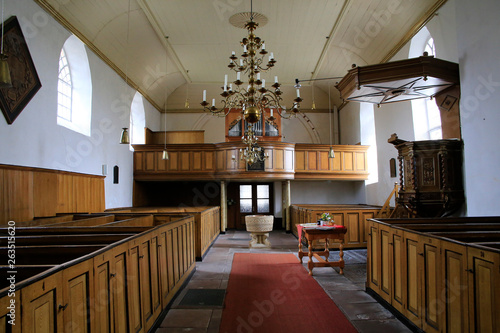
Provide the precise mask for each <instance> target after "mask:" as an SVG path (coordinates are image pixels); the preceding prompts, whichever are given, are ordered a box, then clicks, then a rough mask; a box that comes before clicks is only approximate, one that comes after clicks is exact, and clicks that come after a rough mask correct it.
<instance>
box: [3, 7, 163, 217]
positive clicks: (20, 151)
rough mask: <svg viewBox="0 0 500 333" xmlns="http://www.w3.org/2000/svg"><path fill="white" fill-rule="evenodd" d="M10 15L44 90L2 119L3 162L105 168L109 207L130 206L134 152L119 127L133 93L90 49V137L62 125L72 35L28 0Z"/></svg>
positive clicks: (91, 170)
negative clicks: (62, 76) (63, 76)
mask: <svg viewBox="0 0 500 333" xmlns="http://www.w3.org/2000/svg"><path fill="white" fill-rule="evenodd" d="M12 15H15V16H17V18H18V20H19V22H20V24H21V28H22V30H23V33H24V37H25V39H26V42H27V44H28V48H29V50H30V52H31V56H32V58H33V61H34V63H35V67H36V69H37V72H38V76H39V78H40V81H41V83H42V88H41V89H40V90H39V91H38V93H37V94H36V95H35V96H34V97H33V99H32V100H31V101H30V103H29V104H28V105H27V106H26V108H25V109H24V110H23V111H22V113H21V114H20V116H19V117H18V118H17V119H16V120H15V121H14V123H13V124H11V125H8V124H7V122H6V121H5V120H0V142H1V149H0V163H2V164H13V165H22V166H33V167H41V168H48V169H59V170H66V171H74V172H81V173H87V174H96V175H100V174H101V173H102V165H107V167H108V176H107V177H106V179H105V191H106V207H107V208H112V207H118V206H129V205H131V204H132V152H130V150H129V149H128V146H127V145H120V144H119V143H118V141H119V137H120V132H121V127H128V126H129V117H130V104H131V101H132V97H133V94H134V93H135V91H133V89H132V88H130V87H128V86H127V85H126V84H125V82H124V81H123V79H121V78H120V77H119V76H118V75H117V74H116V73H115V72H114V71H112V70H111V69H110V68H109V67H108V66H107V65H106V64H105V63H104V62H103V61H101V60H100V58H98V57H97V56H96V55H95V54H93V53H92V51H90V50H89V49H87V54H88V57H89V65H90V70H91V76H92V84H93V96H92V125H91V136H85V135H82V134H79V133H76V132H73V131H71V130H69V129H66V128H64V127H61V126H58V125H57V121H56V117H57V77H58V61H59V53H60V51H61V47H62V45H63V44H64V42H65V41H66V39H67V38H68V37H69V36H70V33H69V32H68V31H67V30H66V29H65V28H63V27H62V26H61V25H60V24H59V23H57V22H56V21H55V20H54V19H52V17H51V16H49V15H48V14H47V13H46V12H45V11H43V10H42V9H41V8H40V7H38V6H37V5H36V4H35V3H34V2H33V1H30V0H18V1H6V3H5V17H10V16H12ZM146 104H147V103H146ZM145 109H146V122H147V126H150V127H152V128H155V125H154V124H155V123H157V122H159V115H158V116H157V115H156V114H158V112H156V110H154V109H153V108H152V107H151V106H145ZM155 113H156V114H155ZM115 165H118V166H119V168H120V182H119V184H113V183H112V182H113V175H112V170H113V166H115Z"/></svg>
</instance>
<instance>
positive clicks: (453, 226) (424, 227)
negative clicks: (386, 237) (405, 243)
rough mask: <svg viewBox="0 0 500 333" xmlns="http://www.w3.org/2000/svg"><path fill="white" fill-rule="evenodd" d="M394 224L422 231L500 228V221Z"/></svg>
mask: <svg viewBox="0 0 500 333" xmlns="http://www.w3.org/2000/svg"><path fill="white" fill-rule="evenodd" d="M393 226H395V227H399V228H405V229H410V230H415V231H420V232H440V231H442V232H448V231H474V230H493V231H494V230H500V223H426V224H393Z"/></svg>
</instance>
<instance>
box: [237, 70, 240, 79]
mask: <svg viewBox="0 0 500 333" xmlns="http://www.w3.org/2000/svg"><path fill="white" fill-rule="evenodd" d="M236 80H237V81H239V80H240V72H236Z"/></svg>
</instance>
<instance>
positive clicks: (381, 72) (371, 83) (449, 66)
mask: <svg viewBox="0 0 500 333" xmlns="http://www.w3.org/2000/svg"><path fill="white" fill-rule="evenodd" d="M458 84H460V77H459V72H458V64H456V63H454V62H449V61H445V60H441V59H436V58H434V57H433V56H425V55H424V56H422V57H418V58H412V59H407V60H400V61H392V62H387V63H384V64H378V65H370V66H362V67H354V68H352V69H350V70H349V71H348V72H347V75H346V76H344V78H343V79H342V80H341V81H340V82H339V83H338V85H337V86H336V87H337V89H338V90H339V91H340V96H341V98H342V99H343V100H344V101H354V102H367V103H373V104H378V105H380V104H386V103H393V102H401V101H408V100H412V99H418V98H428V97H434V96H435V95H437V94H439V93H440V92H441V91H443V90H445V89H447V88H450V87H452V86H454V85H458Z"/></svg>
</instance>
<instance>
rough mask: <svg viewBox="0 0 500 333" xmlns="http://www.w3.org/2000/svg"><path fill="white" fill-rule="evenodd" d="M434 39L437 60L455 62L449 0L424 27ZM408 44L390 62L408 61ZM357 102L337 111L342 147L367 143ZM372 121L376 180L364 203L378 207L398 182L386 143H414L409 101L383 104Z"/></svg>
mask: <svg viewBox="0 0 500 333" xmlns="http://www.w3.org/2000/svg"><path fill="white" fill-rule="evenodd" d="M426 27H427V28H428V29H429V32H430V33H431V35H432V36H433V38H434V42H435V45H436V49H437V52H438V57H439V58H442V59H445V60H449V61H457V57H456V45H457V43H456V41H457V34H456V32H455V27H456V25H455V1H454V0H449V1H448V2H447V3H446V4H445V5H444V6H443V7H442V8H441V9H440V10H439V11H438V15H436V16H434V17H433V18H432V20H431V21H430V22H429V23H428V24H427V25H426ZM409 44H410V43H407V44H406V45H405V46H404V47H403V48H402V49H401V50H400V51H399V52H398V53H397V54H396V55H395V56H394V57H393V58H392V59H391V60H390V61H396V60H402V59H408V55H409V51H410V45H409ZM362 114H363V113H362V112H360V104H359V103H349V104H347V105H346V106H345V107H344V108H343V109H342V110H341V111H340V125H341V130H340V131H341V132H340V133H341V143H342V144H356V143H358V142H361V143H362V144H370V142H367V141H365V138H364V137H363V135H361V134H363V133H362V130H363V125H362V124H363V119H361V118H360V117H361V116H362ZM374 120H375V129H376V130H375V138H376V139H375V142H376V146H377V159H376V160H375V161H374V159H373V158H371V159H369V160H368V163H376V164H377V168H376V169H378V171H376V172H378V175H377V176H378V177H373V176H370V179H372V177H373V178H376V179H377V181H376V182H373V181H370V182H367V184H366V203H367V204H372V205H382V204H384V202H385V200H386V199H387V197H388V196H389V194H390V192H391V191H392V190H393V188H394V183H395V182H399V168H397V172H398V174H397V177H395V178H392V177H390V172H389V160H390V159H391V158H395V159H396V161H397V150H396V148H394V146H393V145H392V144H390V143H388V142H387V139H389V137H390V136H391V134H393V133H397V135H398V137H399V138H400V139H403V140H409V141H411V140H415V135H414V129H413V118H412V107H411V103H410V102H399V103H390V104H384V105H382V106H381V107H380V108H377V107H375V108H374Z"/></svg>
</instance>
